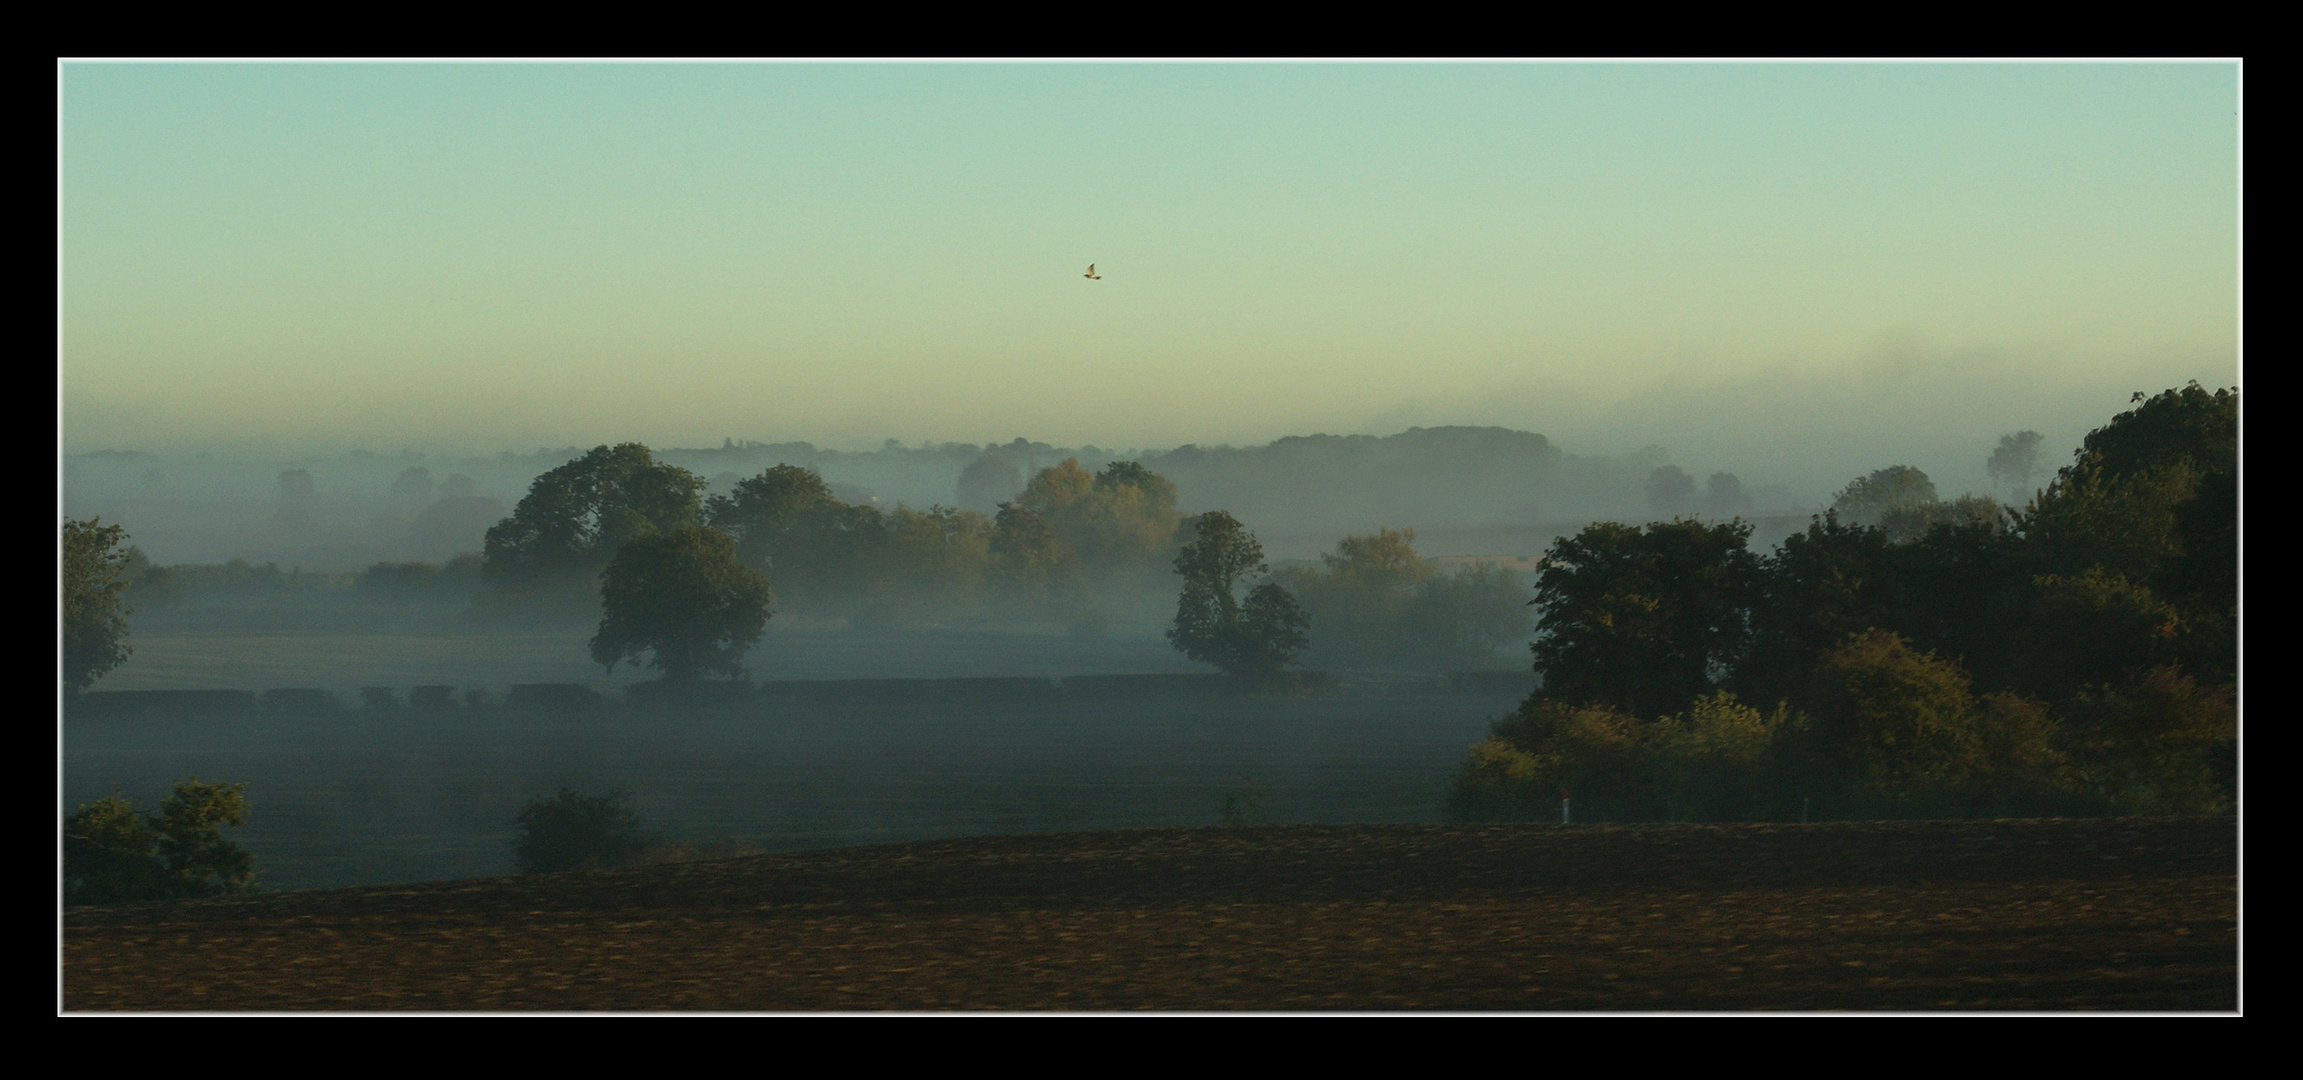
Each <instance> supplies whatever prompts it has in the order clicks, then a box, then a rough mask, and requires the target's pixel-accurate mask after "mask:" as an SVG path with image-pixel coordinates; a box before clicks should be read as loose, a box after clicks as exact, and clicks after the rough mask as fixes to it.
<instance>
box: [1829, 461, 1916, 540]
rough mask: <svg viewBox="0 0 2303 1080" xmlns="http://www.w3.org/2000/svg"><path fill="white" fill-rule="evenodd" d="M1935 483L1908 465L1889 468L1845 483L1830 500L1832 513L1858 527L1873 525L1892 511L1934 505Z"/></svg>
mask: <svg viewBox="0 0 2303 1080" xmlns="http://www.w3.org/2000/svg"><path fill="white" fill-rule="evenodd" d="M1935 501H1937V500H1936V497H1935V482H1934V481H1932V480H1929V479H1928V478H1927V474H1926V473H1923V472H1920V471H1919V470H1917V469H1914V468H1912V467H1911V466H1909V465H1890V466H1888V467H1887V468H1884V469H1880V470H1879V471H1877V472H1874V473H1872V474H1870V475H1869V476H1859V477H1856V478H1855V479H1854V480H1852V481H1849V482H1848V485H1847V486H1846V487H1844V488H1841V489H1840V490H1839V493H1838V494H1837V495H1834V496H1833V497H1832V500H1831V508H1832V510H1834V511H1836V512H1838V514H1839V515H1840V516H1841V517H1844V518H1846V519H1847V520H1849V521H1852V522H1855V523H1857V524H1859V525H1875V524H1878V523H1879V521H1880V519H1881V518H1883V517H1885V516H1886V515H1887V514H1888V513H1889V512H1891V511H1894V510H1901V509H1908V508H1911V507H1915V506H1924V505H1926V504H1928V503H1932V502H1935Z"/></svg>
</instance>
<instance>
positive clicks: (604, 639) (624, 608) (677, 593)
mask: <svg viewBox="0 0 2303 1080" xmlns="http://www.w3.org/2000/svg"><path fill="white" fill-rule="evenodd" d="M600 578H601V583H600V599H601V608H602V610H603V613H604V614H603V617H602V618H601V620H600V630H599V633H598V634H596V635H594V636H593V638H592V659H593V660H594V661H596V662H598V663H599V664H601V665H602V666H605V667H608V668H611V669H612V668H614V667H615V666H616V664H617V663H619V662H621V661H624V660H631V661H633V662H634V663H637V662H638V661H639V657H640V655H641V654H642V653H647V654H649V660H648V665H649V666H650V667H653V668H656V669H657V670H659V671H662V672H663V673H664V675H665V677H666V678H669V679H674V680H687V679H693V678H695V677H696V676H698V675H701V674H705V673H718V674H725V675H727V676H729V677H730V678H735V677H739V676H741V675H742V674H743V671H744V668H743V658H744V653H745V651H746V650H748V649H750V648H751V647H752V645H753V644H755V643H757V642H758V641H759V640H760V636H761V635H762V634H763V633H765V632H766V630H767V625H768V614H769V613H768V600H769V589H768V579H767V578H766V577H764V576H762V575H761V574H760V573H759V572H758V571H756V570H753V569H751V568H750V567H747V566H745V565H743V564H742V563H740V562H738V561H736V546H735V542H734V541H732V540H730V539H729V538H728V535H727V534H726V533H723V532H720V531H719V530H717V529H704V528H697V527H695V526H689V527H687V528H682V529H678V530H675V531H673V532H668V533H656V534H652V535H648V536H642V537H640V538H638V539H635V540H633V541H632V542H630V543H628V544H625V545H624V546H623V549H622V550H620V551H618V552H616V557H615V560H614V561H612V562H610V563H609V564H608V568H607V570H606V571H605V572H604V573H602V574H601V575H600Z"/></svg>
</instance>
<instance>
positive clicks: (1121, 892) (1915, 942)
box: [63, 819, 2238, 1010]
mask: <svg viewBox="0 0 2303 1080" xmlns="http://www.w3.org/2000/svg"><path fill="white" fill-rule="evenodd" d="M2236 873H2237V854H2236V830H2235V828H2234V825H2233V823H2232V822H2231V821H2230V820H2228V819H2224V820H2098V821H2001V822H1899V823H1866V824H1828V825H1731V826H1702V825H1650V826H1619V827H1609V826H1598V827H1576V828H1572V829H1562V828H1557V827H1546V826H1468V827H1454V826H1304V827H1274V828H1258V829H1184V830H1133V831H1122V832H1098V833H1071V834H1059V835H1042V836H1002V837H986V838H981V839H968V840H951V841H940V842H934V843H923V844H903V845H893V846H886V847H872V848H853V849H845V850H836V851H815V852H805V853H800V854H791V855H774V856H764V857H759V858H751V859H740V860H732V861H727V862H713V863H692V864H686V865H677V866H664V867H650V868H642V869H634V870H620V871H606V872H596V873H582V874H566V875H554V876H546V877H530V878H498V879H491V880H484V881H462V882H447V883H440V884H434V885H418V886H406V887H383V888H369V889H346V890H330V891H318V892H304V893H283V894H277V895H271V896H262V897H255V898H249V899H240V900H223V901H196V902H183V903H172V904H145V905H135V906H128V907H119V908H110V909H74V910H73V911H72V912H70V914H69V916H68V918H67V920H66V928H65V946H64V978H63V983H64V1007H65V1008H67V1009H741V1010H753V1009H761V1010H784V1009H951V1008H961V1009H968V1008H1022V1009H1135V1008H1161V1009H1320V1008H1345V1009H1754V1008H1759V1009H2073V1008H2108V1009H2232V1008H2235V1007H2236V1006H2237V1001H2238V941H2237V936H2238V935H2237V927H2238V918H2237V916H2238V911H2237V908H2238V904H2237V890H2236Z"/></svg>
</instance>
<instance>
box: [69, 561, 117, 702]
mask: <svg viewBox="0 0 2303 1080" xmlns="http://www.w3.org/2000/svg"><path fill="white" fill-rule="evenodd" d="M127 535H128V532H127V530H126V529H124V528H122V527H121V526H118V525H105V524H102V523H101V520H100V519H98V518H89V519H88V520H86V521H71V520H66V521H65V522H64V529H63V560H64V567H63V570H64V573H63V578H64V582H63V591H64V611H63V623H64V685H65V686H66V687H68V688H70V689H71V690H72V691H74V692H75V693H77V692H78V691H81V690H85V689H87V688H88V686H89V684H91V683H93V682H95V681H96V680H97V679H98V678H101V677H102V676H103V675H104V673H105V672H108V671H110V670H112V669H113V668H115V667H118V666H119V665H120V664H121V662H123V661H125V660H127V659H128V655H129V648H128V605H127V604H126V602H125V600H124V597H125V595H126V593H127V590H128V573H127V571H128V563H129V560H130V555H129V553H128V552H127V551H124V550H122V549H121V546H120V542H121V541H122V540H124V539H126V538H127Z"/></svg>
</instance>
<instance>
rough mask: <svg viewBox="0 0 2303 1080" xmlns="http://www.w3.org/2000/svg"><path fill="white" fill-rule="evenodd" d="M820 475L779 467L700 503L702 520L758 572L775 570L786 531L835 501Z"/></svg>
mask: <svg viewBox="0 0 2303 1080" xmlns="http://www.w3.org/2000/svg"><path fill="white" fill-rule="evenodd" d="M838 501H839V500H837V499H834V498H833V497H832V488H831V485H829V484H826V483H824V477H823V474H822V473H819V472H817V471H816V470H814V469H811V468H803V467H801V466H798V465H777V466H775V467H774V468H771V469H767V470H765V471H763V472H761V473H760V475H758V476H755V477H752V478H751V479H749V480H740V481H737V483H736V488H735V492H734V494H732V495H714V496H712V497H711V498H710V499H708V500H706V501H705V503H704V524H706V525H710V526H711V527H713V528H715V529H718V530H720V531H721V532H724V533H727V534H728V535H729V536H732V537H734V538H735V541H736V553H737V555H738V557H740V558H742V559H743V561H744V565H746V566H749V567H751V568H753V569H755V570H759V571H762V572H770V571H773V570H776V569H778V568H777V567H776V566H775V557H776V555H777V553H778V549H779V548H780V547H782V546H783V545H782V544H781V543H780V541H782V540H783V538H784V536H785V534H786V533H788V532H790V531H791V529H792V526H793V525H794V524H795V523H797V522H798V521H799V519H800V515H801V514H804V513H806V512H807V511H808V510H810V509H813V508H815V507H818V506H823V505H826V504H831V503H837V502H838Z"/></svg>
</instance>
